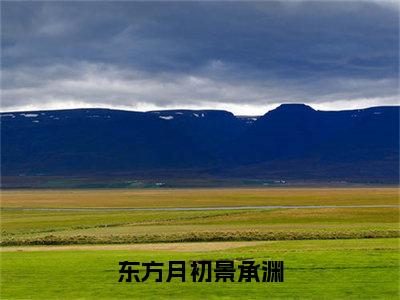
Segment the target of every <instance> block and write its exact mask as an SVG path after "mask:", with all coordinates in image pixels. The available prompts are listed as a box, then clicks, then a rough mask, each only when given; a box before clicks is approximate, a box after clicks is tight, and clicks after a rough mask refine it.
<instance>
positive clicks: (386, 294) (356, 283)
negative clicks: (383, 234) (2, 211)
mask: <svg viewBox="0 0 400 300" xmlns="http://www.w3.org/2000/svg"><path fill="white" fill-rule="evenodd" d="M214 244H215V243H214ZM241 245H242V246H241V247H237V248H230V249H224V250H219V251H214V250H211V251H209V249H208V246H205V247H204V246H203V245H202V244H201V243H198V244H197V245H196V246H195V247H193V248H194V249H196V250H186V251H178V250H171V251H167V250H151V247H154V246H155V245H151V247H150V250H129V251H128V250H108V251H105V250H87V249H85V250H77V249H75V250H73V249H70V250H69V251H51V252H49V251H34V252H3V253H2V266H1V267H2V277H1V282H2V299H15V298H18V299H65V298H73V299H78V298H79V299H91V298H96V299H127V298H129V299H139V298H142V299H199V298H202V299H232V298H236V299H265V298H292V299H293V298H306V299H312V298H313V299H398V295H399V286H398V282H399V252H398V250H399V245H398V240H397V239H365V240H345V241H343V240H325V241H323V240H320V241H276V242H263V243H261V244H259V245H256V246H249V247H243V244H241ZM174 259H175V260H185V261H187V262H189V261H191V260H201V259H210V260H216V259H231V260H235V261H236V263H239V262H240V261H243V260H246V259H251V260H256V261H257V262H260V261H262V260H283V261H284V263H285V282H283V283H277V282H274V283H262V282H259V283H257V282H251V283H245V282H242V283H238V282H234V283H223V282H211V283H192V282H190V280H188V282H185V283H181V282H180V281H179V280H176V281H172V282H170V283H166V282H165V279H164V282H163V283H156V282H154V277H150V279H149V280H148V281H146V282H142V283H126V282H123V283H118V278H119V273H118V269H119V266H118V262H119V261H124V260H130V261H139V262H149V261H151V260H155V261H157V262H164V263H165V262H167V261H169V260H174ZM143 271H144V270H142V271H141V274H142V276H143V273H142V272H143ZM189 271H190V270H188V271H187V276H188V277H187V278H188V279H190V275H189ZM165 273H166V269H164V274H165ZM153 276H154V275H153ZM164 276H165V275H164ZM164 278H165V277H164ZM236 280H237V277H236Z"/></svg>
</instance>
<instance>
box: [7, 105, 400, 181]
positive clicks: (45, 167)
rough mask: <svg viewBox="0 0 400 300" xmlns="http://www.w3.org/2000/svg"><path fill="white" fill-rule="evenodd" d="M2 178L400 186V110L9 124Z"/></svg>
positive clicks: (19, 120) (110, 114) (44, 116)
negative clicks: (176, 178) (252, 180)
mask: <svg viewBox="0 0 400 300" xmlns="http://www.w3.org/2000/svg"><path fill="white" fill-rule="evenodd" d="M1 146H2V149H1V167H2V170H1V172H2V177H3V178H4V177H10V176H11V177H20V176H31V177H32V176H33V177H35V176H85V177H96V176H111V177H112V176H122V175H123V176H129V174H132V176H135V177H140V176H142V175H143V176H144V175H145V174H146V176H150V177H152V176H153V177H155V178H172V177H174V176H182V177H188V178H189V177H193V178H196V177H198V176H203V177H204V176H209V177H210V178H263V179H281V178H286V179H297V180H328V181H329V180H346V181H357V182H396V183H397V182H398V163H399V107H397V106H396V107H394V106H393V107H373V108H368V109H360V110H347V111H317V110H314V109H313V108H311V107H309V106H307V105H304V104H283V105H281V106H279V107H278V108H276V109H274V110H272V111H269V112H268V113H266V114H265V115H263V116H260V117H237V116H234V115H233V114H232V113H230V112H226V111H218V110H165V111H150V112H129V111H120V110H110V109H73V110H57V111H34V112H12V113H2V114H1Z"/></svg>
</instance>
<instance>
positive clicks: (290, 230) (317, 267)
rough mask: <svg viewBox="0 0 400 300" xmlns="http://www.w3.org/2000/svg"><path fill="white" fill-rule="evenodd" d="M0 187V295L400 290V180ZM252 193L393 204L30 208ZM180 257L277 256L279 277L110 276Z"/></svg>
mask: <svg viewBox="0 0 400 300" xmlns="http://www.w3.org/2000/svg"><path fill="white" fill-rule="evenodd" d="M1 195H2V199H1V207H2V212H1V232H2V234H1V245H2V247H1V249H2V253H1V271H2V274H1V275H2V276H1V277H2V278H1V280H2V281H1V282H2V286H1V298H2V299H26V298H35V299H55V298H56V299H60V298H74V299H75V298H88V299H90V298H94V297H96V298H100V299H111V298H127V297H130V298H139V297H142V298H144V299H148V298H153V299H160V298H174V299H176V298H188V299H197V298H199V297H203V298H206V299H208V298H215V299H220V298H227V299H229V298H234V297H237V298H242V299H243V298H247V299H251V298H254V299H262V298H265V297H266V296H268V297H271V298H298V297H300V298H318V299H321V298H329V299H330V298H335V299H341V298H362V299H365V298H382V299H383V298H385V299H388V298H393V299H398V296H399V290H398V282H399V255H398V253H399V250H400V247H399V239H398V237H399V232H400V230H399V207H396V206H398V205H399V189H396V188H360V189H356V188H351V189H329V188H327V189H323V188H318V189H305V188H302V189H298V188H297V189H294V188H293V189H192V190H176V189H175V190H121V189H120V190H58V191H55V190H54V191H51V190H37V191H34V190H19V191H11V190H10V191H2V192H1ZM250 205H255V206H256V205H305V206H309V205H392V206H394V207H380V208H377V207H374V208H371V207H353V208H342V207H336V208H297V209H286V208H274V209H267V210H266V209H253V210H246V209H241V210H223V211H221V210H215V211H212V210H208V211H127V210H125V211H123V210H121V211H112V210H98V211H82V210H81V211H79V210H76V211H62V210H59V211H46V210H29V209H38V208H135V207H136V208H145V207H147V208H159V207H222V206H250ZM20 208H24V209H28V210H21V209H20ZM9 209H11V210H9ZM171 242H173V244H170V243H171ZM190 242H192V243H190ZM193 242H195V243H193ZM204 242H208V243H204ZM146 243H147V244H146ZM149 243H152V244H149ZM154 243H158V244H154ZM159 243H161V244H159ZM177 258H179V259H185V260H187V261H189V260H193V259H212V260H215V259H224V258H230V259H235V260H237V261H241V260H244V259H246V258H252V259H256V260H257V261H260V260H268V259H272V260H280V259H283V260H284V261H285V265H286V266H287V273H286V275H287V276H286V282H285V283H268V284H261V283H246V284H243V283H242V284H239V283H232V284H230V283H222V284H221V283H209V284H197V285H196V284H195V283H190V282H187V283H173V282H172V283H163V284H160V283H158V284H157V283H152V282H147V283H141V284H140V285H135V284H128V283H118V282H117V280H118V261H120V260H138V261H143V262H146V261H151V260H160V261H162V262H165V261H167V260H172V259H177Z"/></svg>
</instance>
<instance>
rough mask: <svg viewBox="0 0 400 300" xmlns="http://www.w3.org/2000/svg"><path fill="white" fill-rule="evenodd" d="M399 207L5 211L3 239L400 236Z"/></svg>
mask: <svg viewBox="0 0 400 300" xmlns="http://www.w3.org/2000/svg"><path fill="white" fill-rule="evenodd" d="M398 219H399V209H397V208H352V209H345V208H329V209H274V210H241V211H180V212H179V211H164V212H150V211H148V212H133V211H131V212H126V211H122V212H121V211H120V212H60V211H52V212H43V211H30V212H29V211H3V212H2V238H1V243H2V245H24V244H26V245H29V244H96V243H138V242H140V243H146V242H170V241H175V242H182V241H222V240H225V241H233V240H236V241H240V240H285V239H286V240H292V239H332V238H364V237H369V238H371V237H398V236H399V230H398Z"/></svg>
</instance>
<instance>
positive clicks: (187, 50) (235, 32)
mask: <svg viewBox="0 0 400 300" xmlns="http://www.w3.org/2000/svg"><path fill="white" fill-rule="evenodd" d="M1 25H2V26H1V28H2V32H1V33H2V36H1V41H2V45H1V50H2V53H1V58H2V82H1V83H2V111H12V110H35V109H58V108H77V107H107V108H122V109H129V110H153V109H170V108H193V109H203V108H217V109H225V110H229V111H232V112H233V113H235V114H242V115H258V114H264V113H265V112H266V111H267V110H269V109H271V108H273V107H275V106H277V105H278V104H280V103H287V102H301V103H307V104H310V105H311V106H313V107H314V108H317V109H326V110H331V109H334V110H336V109H349V108H362V107H369V106H376V105H397V104H399V2H397V1H389V2H384V1H376V2H375V1H357V2H349V1H321V2H315V1H313V2H307V1H285V2H5V1H2V2H1Z"/></svg>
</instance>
